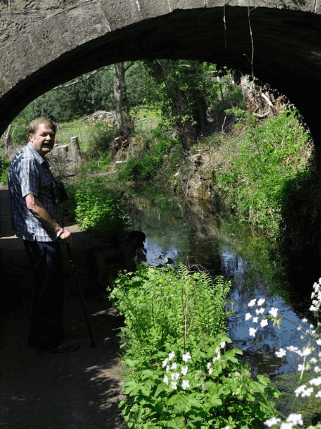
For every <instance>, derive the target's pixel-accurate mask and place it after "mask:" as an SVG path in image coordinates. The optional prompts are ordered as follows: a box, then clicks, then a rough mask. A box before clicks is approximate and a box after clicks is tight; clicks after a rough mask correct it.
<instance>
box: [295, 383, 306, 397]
mask: <svg viewBox="0 0 321 429" xmlns="http://www.w3.org/2000/svg"><path fill="white" fill-rule="evenodd" d="M306 387H307V386H306V384H302V386H300V387H298V388H297V389H296V390H295V391H294V393H295V396H299V395H300V393H303V392H305V388H306Z"/></svg>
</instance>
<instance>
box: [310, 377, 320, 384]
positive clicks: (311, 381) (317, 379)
mask: <svg viewBox="0 0 321 429" xmlns="http://www.w3.org/2000/svg"><path fill="white" fill-rule="evenodd" d="M309 383H310V384H311V385H312V386H320V384H321V377H318V378H313V379H312V380H310V381H309Z"/></svg>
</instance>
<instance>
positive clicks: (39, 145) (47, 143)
mask: <svg viewBox="0 0 321 429" xmlns="http://www.w3.org/2000/svg"><path fill="white" fill-rule="evenodd" d="M29 141H30V142H31V144H32V146H33V147H34V148H35V149H36V151H37V152H38V153H39V154H40V155H41V156H42V157H43V158H44V157H45V156H46V155H47V154H48V153H49V152H50V151H51V150H52V148H53V147H54V144H55V132H54V130H53V129H52V128H51V127H49V126H48V125H46V124H39V125H38V129H37V131H36V133H35V135H32V134H29Z"/></svg>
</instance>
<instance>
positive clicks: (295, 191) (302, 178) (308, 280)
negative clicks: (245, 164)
mask: <svg viewBox="0 0 321 429" xmlns="http://www.w3.org/2000/svg"><path fill="white" fill-rule="evenodd" d="M283 195H284V198H283V203H282V210H281V214H282V219H283V224H282V230H281V231H282V232H281V236H280V241H279V250H280V254H281V259H282V270H283V273H284V277H285V280H286V281H287V282H288V283H289V293H290V295H291V296H292V297H293V298H294V300H295V302H297V303H301V304H297V305H301V306H302V309H305V310H307V309H308V308H309V307H310V305H311V292H312V286H313V284H314V282H316V281H318V279H319V278H320V277H321V264H320V261H321V247H320V244H321V236H320V225H321V192H320V179H319V177H318V174H317V170H316V169H315V167H314V166H311V167H310V171H309V172H308V173H306V172H304V173H302V174H299V175H298V176H297V177H296V178H295V179H293V180H290V181H288V182H287V185H286V188H285V189H284V191H283Z"/></svg>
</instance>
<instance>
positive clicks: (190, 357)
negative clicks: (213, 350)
mask: <svg viewBox="0 0 321 429" xmlns="http://www.w3.org/2000/svg"><path fill="white" fill-rule="evenodd" d="M182 359H183V361H184V362H188V361H189V360H190V359H192V356H191V355H190V354H189V353H186V354H185V355H183V356H182Z"/></svg>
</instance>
